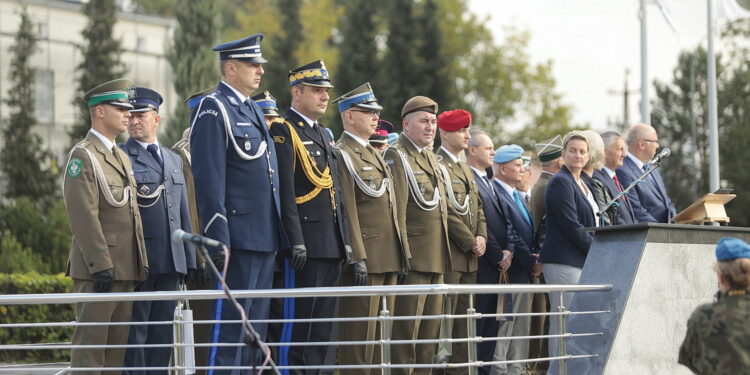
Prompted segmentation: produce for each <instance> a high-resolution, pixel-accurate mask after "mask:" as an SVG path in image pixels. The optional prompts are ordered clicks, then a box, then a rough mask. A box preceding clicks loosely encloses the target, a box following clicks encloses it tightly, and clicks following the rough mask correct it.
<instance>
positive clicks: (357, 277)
mask: <svg viewBox="0 0 750 375" xmlns="http://www.w3.org/2000/svg"><path fill="white" fill-rule="evenodd" d="M352 274H353V275H354V285H357V286H362V285H367V264H365V260H364V259H362V260H358V261H356V262H354V263H352Z"/></svg>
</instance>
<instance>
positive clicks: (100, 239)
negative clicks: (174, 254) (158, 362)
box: [63, 79, 148, 374]
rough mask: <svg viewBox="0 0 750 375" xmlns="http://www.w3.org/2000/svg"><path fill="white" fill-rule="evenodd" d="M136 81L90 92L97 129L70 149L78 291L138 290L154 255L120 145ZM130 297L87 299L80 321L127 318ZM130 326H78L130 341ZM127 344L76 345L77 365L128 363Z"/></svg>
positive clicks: (66, 185)
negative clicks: (130, 92)
mask: <svg viewBox="0 0 750 375" xmlns="http://www.w3.org/2000/svg"><path fill="white" fill-rule="evenodd" d="M130 86H131V83H130V81H128V80H125V79H118V80H114V81H110V82H106V83H103V84H101V85H99V86H97V87H95V88H93V89H91V90H89V91H88V92H86V94H85V95H84V100H85V101H86V102H87V104H88V106H89V113H90V114H91V129H90V130H89V132H88V134H87V135H86V138H84V139H83V140H81V141H80V142H78V143H77V144H76V145H75V146H73V149H72V150H70V153H69V155H68V162H67V164H66V165H67V166H66V168H65V176H64V181H63V197H64V199H65V206H66V208H67V211H68V220H69V221H70V229H71V231H72V233H73V245H72V248H71V250H70V258H69V259H68V269H67V272H66V274H67V275H68V276H70V277H71V278H72V279H73V290H74V291H75V292H76V293H109V292H132V291H133V289H134V286H135V283H136V282H138V281H143V280H145V279H146V276H147V273H148V259H147V255H146V247H145V245H144V239H143V227H142V226H141V217H140V213H139V211H138V205H137V202H136V199H135V194H136V190H135V189H136V182H135V179H134V177H133V169H132V167H131V164H130V159H129V158H128V156H127V155H126V154H125V153H124V152H123V151H122V150H120V149H119V148H118V147H117V146H116V145H115V143H114V142H115V137H117V136H118V135H119V134H121V133H122V132H124V131H125V130H126V129H127V125H128V119H129V118H130V112H129V111H130V110H131V109H133V106H132V105H131V104H130V102H129V100H128V92H127V89H128V88H129V87H130ZM131 309H132V303H131V302H121V301H113V302H80V303H77V304H76V321H77V322H79V323H90V322H128V321H130V313H131ZM128 332H129V329H128V326H127V325H114V326H106V325H102V326H77V327H76V329H75V332H74V333H73V345H125V344H126V343H127V341H128ZM124 356H125V348H106V349H101V348H92V349H72V350H71V360H70V365H71V367H74V368H79V367H92V368H96V369H97V370H95V371H81V372H80V373H81V374H99V373H105V374H106V373H108V372H106V371H101V370H102V369H106V368H108V367H122V365H123V358H124Z"/></svg>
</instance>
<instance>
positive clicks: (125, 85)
mask: <svg viewBox="0 0 750 375" xmlns="http://www.w3.org/2000/svg"><path fill="white" fill-rule="evenodd" d="M130 86H133V83H132V82H130V80H127V79H115V80H112V81H109V82H104V83H102V84H101V85H99V86H96V87H94V88H93V89H91V90H89V91H86V93H85V94H83V100H84V101H85V102H86V104H87V105H88V106H89V107H93V106H95V105H99V104H111V105H115V106H118V107H127V108H130V109H132V108H133V105H132V104H130V96H129V95H128V89H129V88H130Z"/></svg>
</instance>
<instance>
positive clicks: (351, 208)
mask: <svg viewBox="0 0 750 375" xmlns="http://www.w3.org/2000/svg"><path fill="white" fill-rule="evenodd" d="M334 102H335V103H337V104H338V108H339V112H340V113H341V121H342V122H343V124H344V133H343V134H342V135H341V138H339V140H338V142H336V150H337V152H338V154H339V156H340V157H339V162H338V169H339V175H340V176H341V179H340V180H341V192H342V195H343V199H344V209H345V210H346V213H347V217H348V218H349V220H348V225H349V238H350V240H351V244H352V264H351V266H350V267H346V268H345V269H344V272H343V274H342V285H396V283H397V281H398V273H399V272H401V273H406V272H407V271H408V269H409V244H408V242H407V240H406V216H405V211H404V210H400V211H399V210H398V209H397V205H396V197H395V193H394V188H393V177H392V176H391V173H390V171H389V170H388V167H386V164H385V161H384V160H383V158H382V157H381V156H380V154H379V153H378V152H377V151H375V149H374V148H373V147H372V146H371V145H369V144H368V138H369V137H370V136H371V135H372V134H373V133H374V132H375V128H376V127H377V125H378V116H379V114H380V111H381V110H382V109H383V107H381V106H380V105H379V104H378V102H377V99H376V98H375V94H374V93H373V92H372V88H371V87H370V83H369V82H368V83H365V84H363V85H361V86H359V87H357V88H356V89H354V90H352V91H350V92H348V93H346V94H344V95H342V96H341V97H340V98H338V99H336V100H335V101H334ZM380 300H381V299H380V298H379V297H377V296H373V297H350V298H346V299H345V300H343V301H342V303H341V304H340V305H339V317H363V316H369V317H371V318H374V317H376V316H377V315H378V311H380V309H381V308H382V307H383V306H381V305H380ZM394 300H395V297H393V296H390V297H388V298H387V302H386V303H387V306H386V307H387V308H388V309H389V310H392V309H393V302H394ZM377 328H378V327H377V324H376V321H374V320H373V321H369V322H342V323H340V325H339V339H340V340H342V341H362V340H375V339H376V338H377V336H379V335H378V334H377V333H378V332H379V331H378V330H377ZM376 349H379V347H376V346H375V345H359V346H354V345H343V346H340V347H339V351H338V353H339V364H361V365H369V364H373V363H380V353H379V350H376ZM370 372H371V371H370V370H369V369H361V370H354V369H348V370H346V371H345V373H347V374H369V373H370ZM373 372H375V371H373ZM377 372H379V370H378V371H377Z"/></svg>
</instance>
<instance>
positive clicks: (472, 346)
mask: <svg viewBox="0 0 750 375" xmlns="http://www.w3.org/2000/svg"><path fill="white" fill-rule="evenodd" d="M476 312H477V310H475V309H474V294H473V293H472V294H469V308H468V309H466V333H467V335H466V337H468V338H477V318H476V316H474V314H476ZM477 345H479V343H478V342H477V341H474V342H467V343H466V348H467V350H468V357H467V358H468V360H469V363H475V362H476V361H477ZM469 375H477V366H476V365H471V366H469Z"/></svg>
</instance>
